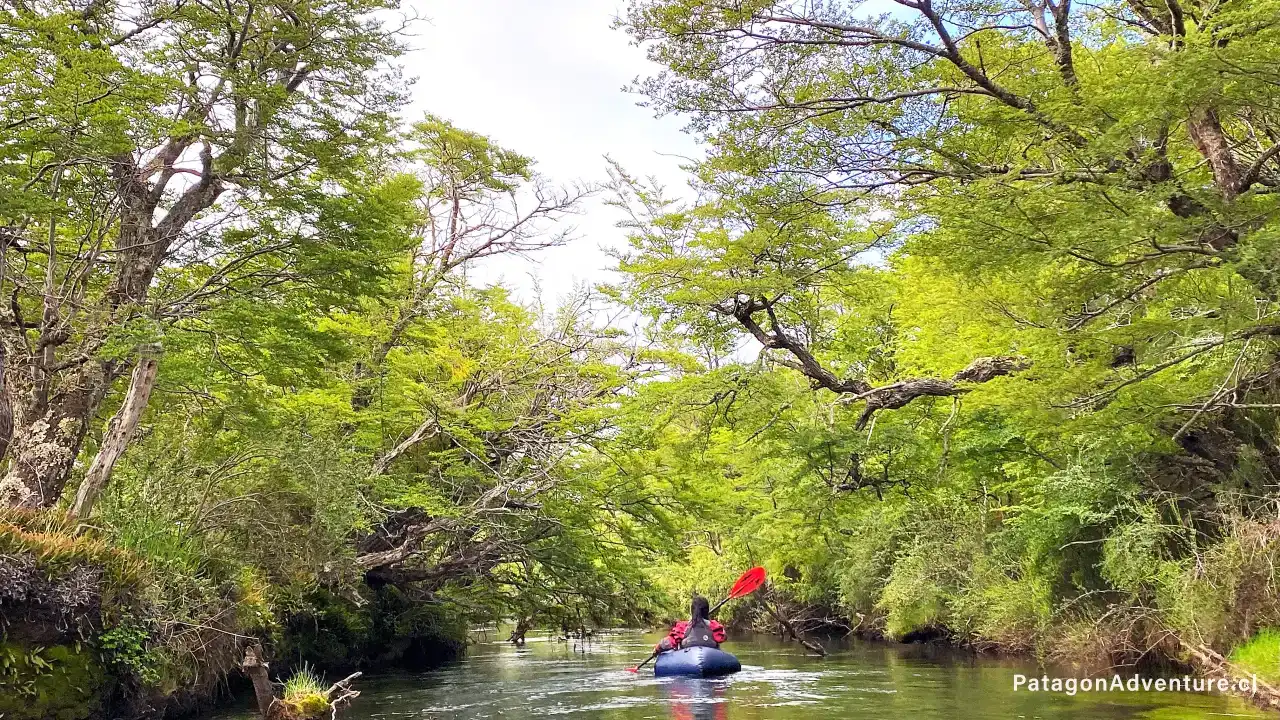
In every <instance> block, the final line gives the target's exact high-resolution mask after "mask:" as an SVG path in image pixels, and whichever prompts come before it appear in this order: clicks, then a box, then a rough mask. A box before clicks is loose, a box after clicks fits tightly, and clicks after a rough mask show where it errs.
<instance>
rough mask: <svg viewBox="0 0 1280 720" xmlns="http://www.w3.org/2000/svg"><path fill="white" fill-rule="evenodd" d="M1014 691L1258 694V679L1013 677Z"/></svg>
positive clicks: (1134, 676)
mask: <svg viewBox="0 0 1280 720" xmlns="http://www.w3.org/2000/svg"><path fill="white" fill-rule="evenodd" d="M1013 691H1014V692H1051V693H1063V694H1065V695H1075V694H1076V693H1081V692H1197V693H1206V692H1220V693H1227V692H1237V693H1247V694H1250V695H1252V694H1254V693H1256V692H1257V691H1258V676H1257V675H1252V676H1250V677H1247V678H1235V679H1227V678H1216V679H1215V678H1193V677H1191V676H1189V675H1184V676H1182V677H1175V678H1164V677H1158V678H1151V677H1142V676H1141V675H1130V676H1128V677H1123V676H1121V675H1118V674H1117V675H1112V676H1111V677H1109V678H1107V677H1098V678H1091V677H1085V678H1075V677H1068V678H1063V677H1049V676H1047V675H1042V676H1040V677H1027V676H1026V675H1022V674H1015V675H1014V676H1013Z"/></svg>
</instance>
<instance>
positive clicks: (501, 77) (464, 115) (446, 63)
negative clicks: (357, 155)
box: [406, 0, 698, 306]
mask: <svg viewBox="0 0 1280 720" xmlns="http://www.w3.org/2000/svg"><path fill="white" fill-rule="evenodd" d="M410 6H411V7H412V9H414V10H416V11H417V12H418V14H419V15H421V16H422V17H425V18H426V19H427V20H426V22H424V23H422V24H420V25H419V26H418V27H417V28H416V29H415V31H414V34H415V37H413V38H412V39H411V44H412V45H413V47H414V48H415V50H414V51H413V52H412V53H410V54H409V55H408V57H407V58H406V65H407V70H408V74H409V75H411V76H416V77H417V78H418V80H417V83H416V84H415V86H414V90H413V103H412V105H411V107H410V109H409V116H410V118H411V119H412V118H414V117H416V116H418V115H421V114H422V113H426V112H430V113H433V114H435V115H439V116H441V117H444V118H446V119H448V120H450V121H452V122H453V123H454V124H456V125H458V126H460V127H463V128H466V129H468V130H474V131H477V132H481V133H484V134H485V135H488V136H490V137H491V138H493V139H494V140H495V141H496V142H498V143H499V144H500V145H503V146H505V147H508V148H510V149H512V150H515V151H517V152H520V153H522V154H524V155H528V156H531V157H533V158H534V159H535V160H537V162H538V170H539V171H540V172H541V173H543V174H544V175H545V176H547V177H548V178H549V179H551V180H554V181H559V182H565V183H567V182H570V181H574V180H582V181H588V182H600V181H603V180H604V179H605V167H606V163H605V159H604V156H605V155H606V154H608V155H609V156H610V157H612V158H614V159H615V160H617V161H619V162H620V163H621V164H622V165H623V167H625V168H626V169H627V170H628V171H629V172H631V173H632V174H634V175H640V176H647V175H655V176H657V177H658V178H660V179H661V180H662V182H663V183H664V184H665V185H667V186H668V187H669V189H670V190H671V191H672V192H673V194H674V193H676V192H680V193H685V192H687V185H686V182H685V173H683V172H682V171H681V170H680V168H679V166H680V165H681V164H682V163H684V162H685V160H684V158H689V157H692V156H694V155H696V154H697V153H698V148H697V145H696V144H695V143H694V141H693V139H692V138H691V137H689V136H687V135H685V134H684V133H682V132H681V126H682V123H681V121H679V120H678V119H675V118H662V119H656V118H654V117H653V112H652V111H651V110H648V109H646V108H641V107H637V106H636V103H637V101H638V100H639V99H640V98H639V97H638V96H636V95H631V94H628V93H624V92H623V91H622V87H623V85H625V84H627V83H629V82H631V80H632V79H634V78H635V77H636V76H637V75H641V76H644V75H649V74H651V73H653V72H654V71H655V70H656V66H654V65H652V64H650V63H649V62H648V61H647V60H645V57H644V53H643V51H642V50H640V49H639V48H636V47H633V46H631V45H630V44H629V43H628V37H627V35H626V34H625V33H623V32H621V31H618V30H614V29H612V27H611V24H612V21H613V18H614V16H615V15H616V14H617V13H619V12H620V11H621V10H622V4H621V2H620V1H615V0H411V2H410ZM584 210H585V213H584V214H583V215H580V216H578V217H576V218H573V219H572V221H571V222H572V223H573V225H574V226H576V228H577V230H578V233H577V234H578V235H579V236H580V238H579V239H578V240H577V241H575V242H574V243H572V244H570V245H568V246H566V247H562V248H556V249H553V250H549V251H546V252H544V253H542V254H540V255H539V256H538V257H537V258H536V260H535V261H534V262H528V261H522V260H511V261H500V262H495V261H490V262H489V263H488V265H487V266H486V267H483V268H481V269H480V271H479V272H477V273H473V275H472V276H473V277H474V278H475V279H477V280H479V281H481V282H492V281H495V280H498V279H501V280H502V281H503V283H504V284H506V285H507V286H509V287H513V288H514V289H515V290H516V292H517V294H518V296H519V297H520V298H521V299H522V300H524V301H532V300H535V299H537V297H536V294H535V292H534V287H535V281H534V278H535V277H536V278H537V284H538V285H540V286H541V288H542V300H543V301H544V302H546V304H547V305H548V306H554V305H555V304H556V302H557V300H558V299H559V298H560V297H562V296H563V295H565V294H566V293H568V292H570V291H571V290H573V288H574V287H575V285H577V284H580V283H583V282H588V283H592V284H594V283H598V282H601V281H604V280H607V279H608V277H609V275H608V273H607V271H606V269H607V268H608V267H609V265H610V258H608V257H607V256H606V255H605V254H604V252H603V251H602V250H601V248H602V247H608V246H615V247H616V246H620V245H623V244H624V243H625V239H624V237H623V234H622V231H621V230H619V229H617V228H615V227H614V223H615V222H616V221H617V220H618V214H617V211H616V210H613V209H611V208H608V207H605V206H604V205H603V203H602V202H601V200H600V199H598V198H597V199H594V200H592V201H589V202H588V203H587V204H586V205H585V207H584Z"/></svg>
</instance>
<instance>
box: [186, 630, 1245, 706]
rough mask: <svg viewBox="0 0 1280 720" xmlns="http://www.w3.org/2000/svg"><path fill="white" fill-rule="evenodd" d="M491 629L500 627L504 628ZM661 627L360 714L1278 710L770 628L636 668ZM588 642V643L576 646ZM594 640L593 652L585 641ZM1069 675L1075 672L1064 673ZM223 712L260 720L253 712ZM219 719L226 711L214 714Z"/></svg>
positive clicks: (548, 643)
mask: <svg viewBox="0 0 1280 720" xmlns="http://www.w3.org/2000/svg"><path fill="white" fill-rule="evenodd" d="M490 637H491V638H492V637H494V636H493V635H492V634H491V635H490ZM657 638H658V636H657V635H654V634H644V633H639V632H620V633H610V634H606V635H602V636H599V637H597V638H596V640H595V641H594V642H591V643H589V644H588V645H587V646H586V647H585V648H577V649H575V648H574V647H573V646H572V644H571V643H564V642H557V641H555V640H552V639H548V638H538V637H533V636H531V637H530V638H529V642H528V644H527V645H526V646H525V647H522V648H517V647H513V646H511V645H510V644H508V643H503V642H500V641H497V640H492V641H489V642H482V643H480V644H478V645H475V646H473V647H472V648H471V650H470V652H469V653H468V655H467V657H466V658H465V659H463V660H461V661H459V662H456V663H453V664H451V665H448V666H445V667H443V668H440V669H438V670H433V671H431V672H426V673H416V674H414V673H389V674H382V675H373V676H370V677H367V678H364V679H362V681H361V683H360V689H361V691H362V692H363V695H362V696H361V697H360V699H359V700H357V701H356V703H355V704H354V705H353V706H352V707H351V708H350V709H349V710H348V711H347V712H346V714H345V717H347V718H361V719H363V718H416V719H420V720H430V719H432V718H437V719H439V720H445V719H449V720H453V719H457V720H473V719H478V718H507V719H515V720H523V719H524V718H534V717H554V716H560V715H567V716H570V717H579V718H602V719H604V720H641V719H645V720H828V719H830V720H836V719H837V718H838V719H840V720H846V719H849V720H872V719H876V720H884V719H888V720H916V719H920V720H953V719H956V718H962V719H964V720H986V719H990V720H1006V719H1019V720H1020V719H1024V718H1025V719H1028V720H1031V719H1042V720H1063V719H1066V718H1073V719H1074V718H1081V719H1085V718H1087V719H1089V720H1201V719H1205V718H1224V717H1243V718H1262V717H1269V716H1267V715H1264V714H1261V713H1259V712H1257V711H1255V710H1253V709H1252V708H1250V707H1249V706H1248V705H1247V704H1246V703H1244V702H1242V701H1240V700H1237V699H1234V698H1227V697H1222V696H1218V695H1206V694H1195V693H1170V692H1166V693H1154V692H1147V693H1143V692H1133V693H1130V692H1096V691H1095V692H1090V693H1080V694H1077V695H1075V696H1067V695H1064V694H1046V693H1029V692H1025V691H1022V692H1016V693H1015V692H1014V690H1013V678H1014V675H1015V674H1017V673H1022V674H1024V675H1028V676H1033V675H1034V676H1039V675H1041V674H1042V672H1043V671H1042V670H1041V669H1040V668H1038V667H1036V666H1035V665H1033V664H1030V663H1028V662H1025V661H1019V660H1010V659H997V658H988V657H976V656H973V655H971V654H968V653H963V652H957V651H953V650H948V649H946V648H936V647H920V646H900V645H890V644H880V643H856V642H855V643H847V644H837V645H835V646H834V647H833V650H834V652H833V653H832V654H831V656H829V657H827V658H816V657H812V656H810V655H807V654H806V653H805V652H804V651H803V650H802V649H801V648H799V647H797V646H796V645H794V644H783V643H780V642H778V641H777V640H775V639H773V638H770V637H759V636H756V637H745V638H731V642H730V643H728V644H726V645H725V649H726V650H729V651H731V652H733V653H735V654H737V655H738V656H739V658H740V659H741V660H742V664H743V670H742V672H740V673H738V674H736V675H732V676H730V677H727V678H721V679H716V680H695V679H687V678H655V677H654V676H653V674H652V672H647V671H646V672H642V673H640V674H638V675H636V674H632V673H628V672H626V670H625V669H624V668H626V667H627V666H629V665H634V664H635V663H636V662H637V661H639V660H640V659H643V658H644V657H645V655H647V654H648V651H649V648H651V647H652V645H653V643H654V642H655V641H656V640H657ZM575 650H579V651H575ZM581 650H585V652H582V651H581ZM1057 674H1059V675H1062V676H1066V675H1067V674H1069V671H1065V670H1059V671H1057ZM216 717H217V718H218V720H251V718H252V717H253V716H252V715H251V714H249V713H248V712H244V711H241V712H231V713H222V714H220V715H218V716H216ZM211 720H212V719H211Z"/></svg>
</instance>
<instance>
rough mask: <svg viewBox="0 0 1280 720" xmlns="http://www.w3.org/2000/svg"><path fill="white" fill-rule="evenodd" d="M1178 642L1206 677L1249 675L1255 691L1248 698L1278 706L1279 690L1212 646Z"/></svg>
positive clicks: (1233, 678)
mask: <svg viewBox="0 0 1280 720" xmlns="http://www.w3.org/2000/svg"><path fill="white" fill-rule="evenodd" d="M1179 642H1180V643H1181V644H1182V649H1183V650H1185V651H1186V652H1187V655H1188V656H1190V658H1191V660H1192V662H1193V664H1194V665H1196V666H1197V668H1198V669H1199V670H1200V672H1201V673H1202V674H1204V675H1205V676H1206V677H1210V678H1226V679H1228V680H1238V679H1240V678H1244V677H1250V679H1251V681H1252V683H1253V685H1254V690H1255V692H1254V693H1253V695H1252V696H1251V697H1250V698H1249V699H1250V700H1252V701H1253V702H1255V703H1257V704H1259V705H1262V706H1263V707H1270V708H1280V690H1277V689H1276V688H1275V687H1274V686H1272V685H1268V684H1267V683H1265V682H1263V681H1262V680H1259V679H1258V678H1257V676H1256V675H1252V674H1251V673H1246V672H1245V671H1243V670H1241V669H1240V668H1238V667H1236V666H1235V665H1232V664H1231V662H1230V661H1229V660H1227V659H1226V658H1224V657H1223V656H1222V655H1220V654H1219V653H1218V652H1217V651H1215V650H1213V648H1209V647H1205V646H1204V645H1192V644H1191V643H1189V642H1187V641H1185V640H1179Z"/></svg>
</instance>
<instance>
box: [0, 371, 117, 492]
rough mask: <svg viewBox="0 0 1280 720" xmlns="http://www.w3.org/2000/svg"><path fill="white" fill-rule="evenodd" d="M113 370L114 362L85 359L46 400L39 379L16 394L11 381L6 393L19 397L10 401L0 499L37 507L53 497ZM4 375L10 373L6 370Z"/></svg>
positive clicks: (69, 468) (68, 474)
mask: <svg viewBox="0 0 1280 720" xmlns="http://www.w3.org/2000/svg"><path fill="white" fill-rule="evenodd" d="M35 372H36V373H38V372H39V371H38V370H35ZM118 374H119V370H118V369H117V366H116V363H115V362H114V361H107V362H101V363H92V362H87V363H85V364H84V365H83V366H82V368H81V369H80V370H79V371H77V372H74V373H72V374H71V375H69V376H68V377H66V378H65V379H64V380H63V381H62V383H60V386H59V388H58V390H57V391H56V392H55V393H54V395H53V397H51V398H49V399H48V400H45V399H44V397H43V392H42V390H43V389H44V388H43V385H42V384H40V383H31V384H30V387H23V388H22V389H23V390H27V392H24V393H21V394H20V393H18V392H16V391H17V390H18V389H19V388H18V387H17V383H14V385H15V386H14V387H13V388H12V389H11V391H10V396H11V397H13V398H21V402H17V403H14V405H15V407H14V413H13V414H14V423H13V425H14V429H13V438H12V440H11V442H10V444H9V453H10V456H11V463H10V466H9V471H8V473H7V474H5V476H4V478H3V479H0V503H3V504H5V505H9V506H13V507H27V508H41V507H49V506H51V505H53V504H54V503H56V502H58V499H59V498H60V497H62V491H63V489H64V488H65V487H66V484H67V480H68V479H69V478H70V477H71V471H72V469H73V468H74V466H75V461H76V456H77V455H79V453H80V447H81V445H82V444H83V443H84V437H85V433H86V432H87V431H88V423H89V421H90V420H91V419H92V418H93V415H94V414H95V413H96V412H97V410H98V408H99V407H100V406H101V404H102V400H103V398H104V397H105V396H106V394H107V392H108V391H109V390H110V389H111V384H112V383H113V382H114V381H115V379H116V377H117V376H118ZM9 379H10V380H11V381H12V380H13V379H14V378H13V376H12V375H10V378H9ZM24 385H26V384H24Z"/></svg>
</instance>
